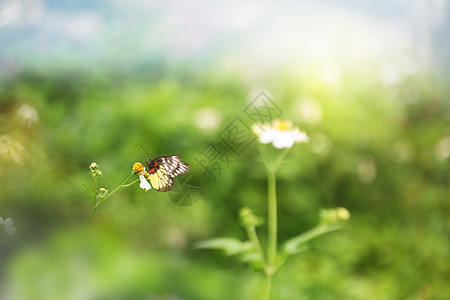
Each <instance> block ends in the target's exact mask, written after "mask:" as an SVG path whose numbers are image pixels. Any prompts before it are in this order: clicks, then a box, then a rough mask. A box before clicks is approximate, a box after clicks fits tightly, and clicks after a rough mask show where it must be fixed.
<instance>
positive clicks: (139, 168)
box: [133, 162, 145, 175]
mask: <svg viewBox="0 0 450 300" xmlns="http://www.w3.org/2000/svg"><path fill="white" fill-rule="evenodd" d="M144 171H145V168H144V166H143V165H142V164H141V163H140V162H137V163H134V165H133V172H134V173H138V174H139V175H142V174H143V173H144Z"/></svg>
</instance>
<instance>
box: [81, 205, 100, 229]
mask: <svg viewBox="0 0 450 300" xmlns="http://www.w3.org/2000/svg"><path fill="white" fill-rule="evenodd" d="M97 207H98V205H95V206H94V207H93V208H92V212H91V215H90V216H89V220H88V221H87V223H86V225H85V226H84V232H86V230H87V228H88V226H89V224H90V223H91V221H92V218H93V217H94V214H95V211H96V210H97Z"/></svg>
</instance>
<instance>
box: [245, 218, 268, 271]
mask: <svg viewBox="0 0 450 300" xmlns="http://www.w3.org/2000/svg"><path fill="white" fill-rule="evenodd" d="M246 229H247V235H248V239H249V240H250V242H251V243H252V244H253V247H255V249H256V251H258V253H259V256H261V261H262V262H263V264H264V266H266V259H265V257H264V251H263V249H262V247H261V244H260V242H259V239H258V234H257V233H256V230H255V226H253V225H252V226H248V227H246Z"/></svg>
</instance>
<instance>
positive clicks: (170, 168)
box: [147, 155, 191, 192]
mask: <svg viewBox="0 0 450 300" xmlns="http://www.w3.org/2000/svg"><path fill="white" fill-rule="evenodd" d="M147 168H148V174H149V179H150V182H151V184H152V186H153V188H154V189H155V190H157V191H158V192H168V191H171V190H172V189H173V184H174V182H173V179H174V178H175V177H177V176H180V175H182V174H185V173H187V172H189V170H190V169H191V166H190V165H189V164H188V163H186V162H183V161H181V157H179V156H177V155H171V156H161V157H157V158H155V159H151V158H149V159H148V163H147Z"/></svg>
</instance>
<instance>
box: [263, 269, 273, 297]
mask: <svg viewBox="0 0 450 300" xmlns="http://www.w3.org/2000/svg"><path fill="white" fill-rule="evenodd" d="M272 276H273V274H266V293H265V295H264V300H269V299H270V294H271V291H272Z"/></svg>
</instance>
